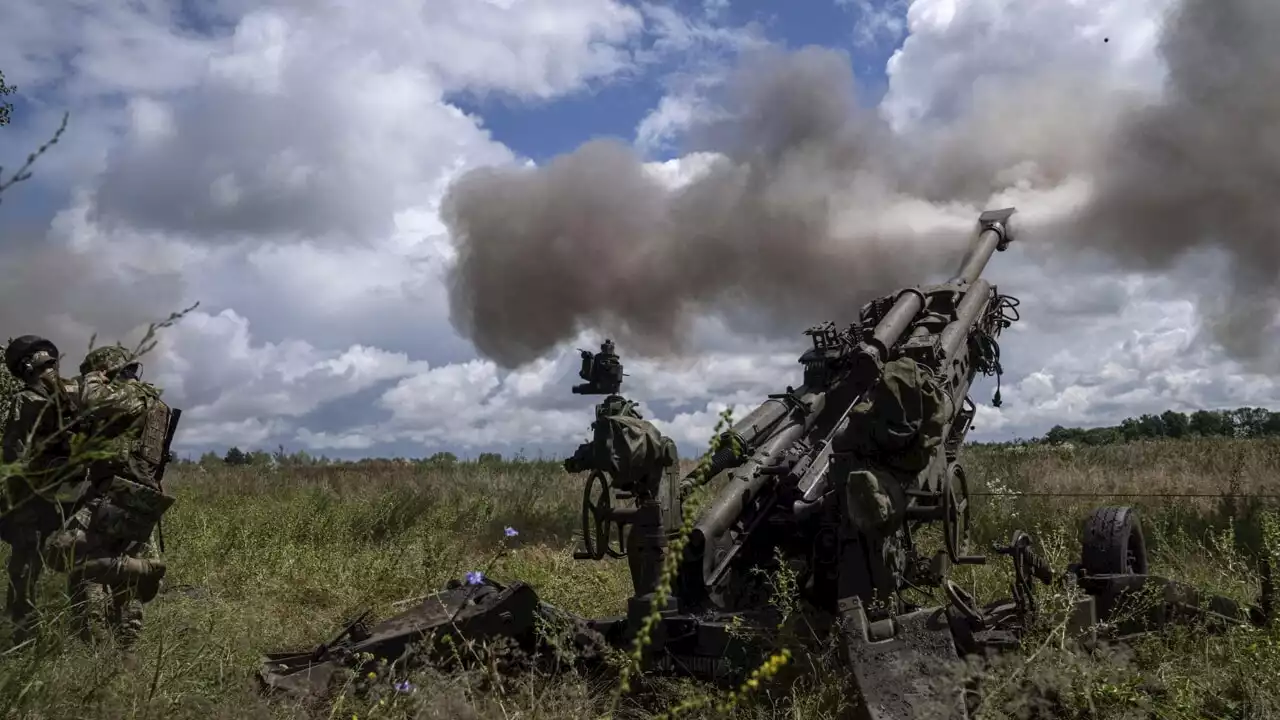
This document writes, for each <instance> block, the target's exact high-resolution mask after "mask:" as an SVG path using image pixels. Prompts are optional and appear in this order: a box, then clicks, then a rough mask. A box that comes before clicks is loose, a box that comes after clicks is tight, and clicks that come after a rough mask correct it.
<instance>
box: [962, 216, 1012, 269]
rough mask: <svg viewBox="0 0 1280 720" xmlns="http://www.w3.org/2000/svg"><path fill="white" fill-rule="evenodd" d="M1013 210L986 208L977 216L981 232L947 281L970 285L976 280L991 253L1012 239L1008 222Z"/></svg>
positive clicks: (985, 266)
mask: <svg viewBox="0 0 1280 720" xmlns="http://www.w3.org/2000/svg"><path fill="white" fill-rule="evenodd" d="M1013 212H1014V209H1013V208H1011V207H1010V208H1004V209H1003V210H988V211H987V212H984V213H982V215H980V216H979V217H978V223H979V225H980V226H981V227H982V232H980V233H979V234H978V239H977V241H976V242H974V244H973V246H972V247H970V248H969V252H968V253H967V254H966V255H965V257H964V260H962V261H961V262H960V269H959V270H957V271H956V274H955V275H954V276H952V278H951V279H950V280H949V281H948V282H952V283H963V284H965V285H972V284H973V283H974V282H975V281H977V279H978V277H979V276H981V275H982V271H983V270H985V269H986V268H987V262H988V261H990V260H991V255H992V254H993V253H995V252H996V251H997V250H1003V249H1004V246H1005V245H1006V244H1007V243H1009V242H1010V241H1011V240H1013V235H1014V232H1013V228H1012V227H1011V226H1010V222H1009V218H1010V217H1012V216H1013Z"/></svg>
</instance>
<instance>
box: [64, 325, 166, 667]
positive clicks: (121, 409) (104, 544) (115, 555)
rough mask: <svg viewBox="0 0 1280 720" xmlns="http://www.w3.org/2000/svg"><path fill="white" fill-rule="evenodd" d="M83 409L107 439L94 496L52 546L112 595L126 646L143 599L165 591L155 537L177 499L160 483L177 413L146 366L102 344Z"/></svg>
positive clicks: (87, 374) (92, 471) (79, 583)
mask: <svg viewBox="0 0 1280 720" xmlns="http://www.w3.org/2000/svg"><path fill="white" fill-rule="evenodd" d="M80 370H81V373H82V375H81V378H80V402H79V404H80V408H81V412H82V415H83V417H84V418H85V421H86V424H87V426H88V428H89V429H90V431H91V432H93V433H95V435H96V436H97V437H99V438H100V439H101V440H102V441H103V442H104V443H105V445H106V452H105V455H106V457H101V458H95V459H94V460H93V461H92V462H91V463H90V464H89V471H88V479H89V482H90V483H91V485H92V487H93V491H92V492H93V493H94V498H93V500H92V502H90V503H87V504H86V505H85V506H84V507H82V508H81V510H80V511H79V512H78V513H77V514H76V517H75V518H73V520H72V521H71V522H69V523H68V524H67V526H66V527H65V528H64V530H63V531H62V532H60V533H58V534H57V535H56V536H55V537H54V538H52V539H51V541H50V542H49V544H48V546H47V547H46V559H47V560H48V561H49V563H50V564H51V565H55V566H57V567H59V568H60V569H65V570H67V571H68V572H69V575H70V581H71V583H72V587H73V588H75V589H76V590H77V591H80V592H81V593H82V594H85V595H88V596H89V597H87V598H86V599H89V600H93V599H94V598H93V597H92V596H93V595H94V594H97V593H95V591H94V590H93V588H92V585H93V584H94V583H101V584H102V585H105V586H106V588H107V591H105V592H104V593H103V594H106V595H109V604H110V608H109V615H108V618H107V621H108V624H110V625H111V626H112V627H113V629H114V630H115V632H116V636H117V639H118V640H119V641H120V643H121V644H122V645H124V646H129V645H131V644H132V643H133V642H134V641H136V640H137V637H138V634H139V633H140V632H141V630H142V605H143V604H144V603H147V602H150V601H151V600H152V599H153V598H154V597H155V596H156V594H157V593H158V592H159V588H160V580H161V579H162V578H163V577H164V574H165V569H166V568H165V564H164V561H163V560H161V559H159V558H158V557H156V553H155V548H154V546H153V543H152V539H153V537H154V532H155V528H156V525H157V524H158V523H159V520H160V516H161V515H163V514H164V512H165V511H166V510H168V509H169V507H170V506H171V505H172V504H173V499H172V498H171V497H169V496H167V495H165V494H164V493H163V491H162V490H161V488H160V478H159V469H160V467H161V466H162V465H163V461H164V459H165V457H164V456H165V454H166V453H167V451H168V449H167V448H166V447H165V439H166V436H167V431H168V425H169V417H170V413H171V412H172V411H171V410H170V408H169V407H168V405H166V404H165V403H164V402H163V401H161V400H160V391H159V390H158V389H157V388H155V387H154V386H152V385H150V384H147V383H143V382H141V381H140V380H139V379H138V373H139V370H140V365H139V363H138V362H137V361H136V359H135V358H134V357H133V355H132V353H130V352H129V351H128V350H126V349H124V348H122V347H119V346H109V347H103V348H98V349H96V350H93V351H92V352H90V353H89V355H88V356H86V357H85V360H84V363H82V364H81V366H80Z"/></svg>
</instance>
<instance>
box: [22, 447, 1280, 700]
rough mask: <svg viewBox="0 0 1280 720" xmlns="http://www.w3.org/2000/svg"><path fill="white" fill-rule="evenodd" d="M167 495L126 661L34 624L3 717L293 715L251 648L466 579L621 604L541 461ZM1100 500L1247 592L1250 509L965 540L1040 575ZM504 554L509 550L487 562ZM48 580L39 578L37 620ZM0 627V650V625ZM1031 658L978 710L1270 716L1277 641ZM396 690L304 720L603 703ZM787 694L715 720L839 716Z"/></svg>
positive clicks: (1179, 486)
mask: <svg viewBox="0 0 1280 720" xmlns="http://www.w3.org/2000/svg"><path fill="white" fill-rule="evenodd" d="M968 465H969V468H970V473H969V475H970V477H971V478H972V482H974V483H975V485H976V487H975V488H974V489H975V490H977V491H983V490H996V491H1001V492H1003V491H1006V490H1009V491H1039V492H1046V491H1047V492H1059V493H1186V492H1220V493H1226V492H1235V493H1250V492H1260V493H1267V492H1272V493H1274V492H1280V488H1278V487H1277V484H1276V482H1275V478H1277V477H1278V476H1280V442H1276V441H1270V440H1251V441H1232V440H1193V441H1183V442H1178V443H1172V442H1165V443H1153V444H1144V445H1123V446H1113V447H1104V448H1095V449H1084V450H1075V451H1072V452H1068V451H1063V450H1053V449H1044V448H1042V449H1037V450H1028V451H1025V452H1013V451H1009V450H994V449H987V448H977V449H973V450H970V451H969V460H968ZM170 485H171V487H172V488H173V491H174V492H175V494H176V495H177V496H178V497H179V499H180V500H179V504H178V505H177V506H176V507H175V508H174V509H173V510H172V511H171V512H170V514H169V516H167V518H166V523H165V535H166V539H167V542H168V552H167V559H168V561H169V563H170V568H171V569H170V574H169V580H168V588H167V591H166V592H165V594H163V595H162V596H161V597H160V598H158V599H157V600H156V602H155V603H153V604H152V605H150V606H149V611H148V624H147V628H146V631H145V637H144V640H143V641H142V642H141V643H140V645H139V647H138V648H137V651H136V653H135V654H134V655H133V656H131V657H128V656H122V655H120V654H118V653H117V652H116V651H114V650H98V651H89V650H88V649H86V648H85V647H83V646H82V645H80V644H79V643H78V642H76V641H74V640H67V641H65V642H64V641H59V640H58V637H59V635H58V633H57V632H56V631H55V632H50V633H49V637H50V638H51V639H50V641H49V644H48V645H47V646H45V647H41V648H37V649H33V650H28V651H23V652H17V653H11V654H9V655H7V656H4V657H3V658H0V673H2V674H0V705H2V706H3V710H0V712H3V713H4V715H5V717H24V718H135V717H136V718H224V717H225V718H231V717H234V718H257V717H299V716H303V715H304V712H303V710H302V709H301V708H298V707H295V706H291V705H289V704H288V703H284V702H273V701H268V700H266V699H263V698H262V697H261V696H260V695H259V694H258V693H257V690H256V686H255V680H254V673H255V672H256V670H257V667H258V661H259V655H260V653H262V652H264V651H270V650H276V649H289V648H294V647H305V646H309V645H312V644H314V643H317V642H319V641H320V640H321V639H322V638H323V637H324V636H325V635H327V634H329V633H331V632H332V631H333V630H334V629H335V627H336V625H337V624H338V623H339V622H340V620H341V619H342V618H344V617H345V616H346V615H347V614H349V613H350V612H351V611H353V610H354V609H355V608H357V607H358V606H361V605H363V604H366V603H369V604H372V605H373V607H374V608H375V612H376V613H377V614H379V615H380V616H385V615H386V614H390V613H392V612H394V611H395V603H396V601H400V600H403V599H406V598H412V597H414V596H418V595H422V594H425V593H427V592H430V591H432V590H434V589H437V588H439V587H441V586H442V585H443V583H445V582H446V581H448V580H449V579H451V578H458V577H461V576H462V575H463V574H464V573H466V572H467V571H470V570H476V569H479V570H484V571H486V572H487V573H488V574H490V575H492V576H494V577H495V578H497V579H499V580H503V579H521V580H525V581H527V582H530V583H532V584H533V585H534V586H535V587H536V588H537V589H538V591H539V592H540V593H541V595H542V596H543V597H544V599H546V600H548V601H550V602H552V603H555V604H557V605H560V606H563V607H565V608H567V609H569V610H573V611H576V612H579V613H584V614H588V615H591V614H613V613H617V612H620V611H621V610H622V609H623V602H624V598H625V597H626V596H627V594H628V590H629V584H628V580H627V574H626V569H625V566H624V564H623V562H620V561H616V562H602V563H591V562H584V561H575V560H573V559H572V553H573V550H574V546H575V544H576V543H577V540H576V539H575V537H574V531H575V518H576V517H577V503H578V500H579V492H580V487H581V486H580V482H579V481H577V480H576V479H575V478H573V477H570V476H567V475H565V474H564V473H563V472H561V471H559V470H558V469H557V468H556V467H555V466H554V465H553V464H541V465H538V464H532V463H530V464H507V465H501V466H491V467H480V466H476V465H468V464H463V465H459V466H456V467H454V468H447V469H444V468H435V469H432V468H420V467H397V466H392V465H388V466H387V467H385V468H378V469H368V468H354V467H352V468H344V467H341V466H338V467H321V468H311V469H308V468H298V469H287V470H281V471H274V472H273V471H265V472H264V471H262V470H249V469H242V468H225V469H223V468H218V469H213V470H208V471H201V470H200V469H198V468H197V467H194V466H187V467H183V468H181V470H180V471H179V472H175V473H174V474H173V475H172V476H171V481H170ZM1114 502H1123V503H1125V504H1134V505H1137V506H1138V507H1140V508H1141V509H1142V510H1143V517H1144V522H1145V525H1146V531H1147V538H1148V542H1149V543H1150V544H1151V546H1152V547H1151V550H1152V552H1153V553H1154V555H1153V562H1154V565H1155V566H1156V568H1157V569H1158V570H1161V571H1167V572H1169V573H1171V574H1173V575H1175V576H1177V577H1181V578H1185V579H1188V580H1191V581H1194V582H1198V583H1202V584H1205V585H1208V586H1211V587H1213V588H1215V589H1217V590H1218V591H1220V592H1225V593H1228V594H1231V595H1233V596H1236V597H1238V598H1241V599H1244V600H1249V599H1252V596H1253V595H1254V594H1255V593H1256V592H1257V582H1256V580H1255V578H1254V573H1253V570H1252V567H1251V566H1250V564H1249V563H1248V562H1247V561H1246V560H1245V557H1246V556H1245V555H1244V554H1242V552H1241V549H1240V548H1241V547H1242V546H1244V547H1248V546H1257V545H1258V544H1259V543H1260V542H1261V540H1260V537H1261V534H1260V533H1261V531H1260V528H1261V526H1262V525H1263V523H1261V522H1260V521H1259V517H1260V513H1259V507H1260V506H1259V503H1237V504H1235V505H1232V504H1231V503H1223V502H1220V501H1211V500H1193V499H1185V498H1164V499H1157V498H1151V499H1141V500H1138V499H1121V500H1114V499H1111V500H1109V499H1108V498H1105V497H1102V498H1062V497H1052V498H1043V497H1023V498H1018V499H1008V498H992V497H982V498H977V499H976V500H975V503H976V506H977V508H976V521H977V522H976V528H975V540H976V541H977V542H980V543H982V544H984V545H989V544H990V543H991V542H992V541H995V540H999V539H1007V536H1008V533H1009V531H1011V530H1012V529H1014V528H1016V527H1021V528H1023V529H1026V530H1028V531H1031V532H1033V533H1036V534H1037V535H1038V536H1039V538H1040V539H1041V542H1042V544H1043V546H1044V550H1045V551H1046V553H1047V555H1048V556H1049V558H1050V559H1051V560H1052V561H1053V564H1054V565H1055V566H1056V567H1062V566H1064V565H1065V564H1066V563H1067V562H1069V561H1071V560H1073V559H1076V558H1077V557H1078V549H1077V548H1078V544H1077V542H1076V535H1077V533H1078V531H1079V526H1080V524H1081V522H1082V520H1083V519H1084V517H1085V516H1086V515H1087V513H1088V511H1089V509H1090V508H1091V507H1093V506H1096V505H1098V504H1106V503H1114ZM1266 502H1271V501H1263V504H1265V503H1266ZM507 526H511V527H514V528H517V529H518V530H519V533H520V534H519V536H518V537H516V538H514V540H512V541H505V540H504V537H503V529H504V528H505V527H507ZM504 542H505V543H506V544H508V545H510V550H509V551H508V552H505V553H502V552H499V549H500V548H501V547H502V546H503V544H504ZM495 558H496V559H495ZM1005 570H1006V568H1005V567H1004V566H1003V565H1000V564H997V565H996V566H995V567H984V568H978V569H976V570H975V569H961V570H960V571H959V572H960V577H961V578H963V579H964V581H965V583H966V584H967V585H969V586H972V588H973V589H975V590H977V591H978V592H979V593H980V595H981V596H987V597H989V596H991V594H992V593H997V592H1003V590H1004V587H1005V583H1006V582H1007V579H1006V578H1007V576H1006V575H1005ZM61 580H62V578H60V577H52V578H46V595H45V605H46V607H47V608H48V610H49V611H50V612H51V613H56V612H57V610H58V605H59V602H60V599H59V596H60V588H59V582H60V581H61ZM0 632H3V633H4V635H6V636H7V632H8V631H7V626H6V629H5V630H3V631H0ZM1033 650H1034V653H1033V654H1031V655H1030V659H1027V660H1025V661H1019V662H1017V663H1013V664H1010V665H1009V666H1008V667H1004V668H996V669H991V670H990V671H989V672H990V673H992V675H991V677H989V678H988V683H987V685H988V687H989V688H993V695H992V699H991V700H990V701H989V702H988V704H987V706H986V708H985V710H984V713H986V716H987V717H993V718H995V717H1017V716H1019V714H1020V713H1025V711H1026V709H1027V708H1028V707H1031V708H1032V709H1034V708H1035V707H1036V703H1048V704H1047V705H1044V704H1042V705H1041V707H1042V709H1041V710H1040V711H1039V712H1040V715H1039V716H1043V717H1082V718H1083V717H1090V718H1094V717H1096V718H1130V717H1133V718H1137V717H1168V718H1270V717H1280V689H1278V688H1280V632H1260V631H1259V632H1246V631H1242V632H1238V633H1235V634H1233V635H1229V636H1225V637H1202V636H1198V635H1196V634H1195V633H1183V634H1180V635H1177V636H1175V637H1171V638H1169V639H1167V640H1162V641H1152V642H1147V643H1145V644H1142V645H1140V646H1138V647H1137V648H1135V650H1134V651H1133V652H1132V653H1130V654H1128V655H1125V656H1115V657H1106V658H1086V657H1081V656H1077V655H1074V654H1072V653H1071V652H1068V651H1066V650H1064V649H1062V647H1061V646H1060V644H1059V643H1057V642H1055V636H1053V635H1049V636H1047V637H1046V641H1045V642H1043V643H1041V644H1039V645H1038V646H1037V647H1036V648H1033ZM410 680H411V682H412V685H413V688H412V691H411V692H397V691H395V690H394V689H393V688H392V686H391V683H390V681H389V680H387V681H385V685H383V686H382V687H381V691H380V692H377V693H375V694H374V695H373V696H369V697H364V698H353V697H347V698H345V699H344V700H343V701H342V703H341V704H340V705H339V706H337V707H326V708H323V709H322V710H321V711H320V712H319V713H318V716H320V717H341V718H354V717H358V718H361V720H363V719H364V718H371V717H388V718H391V717H433V718H469V717H486V718H487V717H495V718H497V717H501V718H514V717H520V718H577V717H598V716H599V715H600V714H601V713H602V712H603V711H604V710H605V709H606V707H607V705H606V703H605V699H606V698H607V697H608V688H602V687H592V686H591V685H590V683H588V682H587V681H584V680H579V679H548V678H539V677H529V678H525V679H523V680H518V681H512V682H509V683H508V684H507V686H506V688H505V692H504V693H501V694H500V693H496V692H492V691H489V690H482V680H483V678H481V677H478V676H477V677H472V676H463V677H452V678H444V677H431V676H427V675H419V676H416V677H412V678H410ZM379 682H383V681H382V680H379ZM800 682H801V683H802V685H800V686H798V687H796V688H793V689H792V691H791V692H790V693H788V692H786V691H785V689H784V688H782V687H776V686H775V687H769V686H767V685H766V686H762V689H761V690H760V691H759V692H757V693H756V694H755V695H754V696H753V697H752V698H750V699H748V700H745V701H743V702H742V703H741V704H740V705H739V707H738V708H737V709H736V710H735V711H734V712H735V714H736V715H737V716H740V717H788V718H819V717H835V716H837V714H838V712H839V711H840V709H841V706H842V703H844V702H847V697H848V689H847V688H845V687H842V686H841V684H840V682H839V679H838V677H837V676H836V675H835V674H834V673H832V672H831V671H829V670H822V669H819V670H818V672H817V673H816V680H813V681H809V680H803V679H802V680H801V681H800ZM803 683H807V684H803ZM665 692H666V695H663V696H661V697H660V698H659V699H658V700H655V699H654V698H653V697H652V696H650V697H649V698H648V699H647V700H646V701H645V705H644V707H645V708H649V709H652V708H653V707H654V704H655V702H659V703H660V702H662V701H665V702H667V703H669V704H673V703H675V702H677V701H678V700H679V699H680V697H687V696H688V695H689V694H690V693H695V694H696V693H697V692H701V690H699V689H698V688H692V687H690V686H674V685H673V686H671V687H670V688H669V689H667V690H666V691H665ZM638 702H639V701H633V702H628V701H624V702H623V705H622V708H623V711H624V712H627V711H628V710H629V714H633V715H643V714H644V711H643V710H642V709H641V708H640V707H639V706H638V705H637V703H638ZM1043 708H1051V709H1043ZM309 714H310V715H311V716H315V714H316V710H315V709H314V708H313V709H311V710H310V711H309ZM697 714H698V713H693V715H694V716H696V715H697Z"/></svg>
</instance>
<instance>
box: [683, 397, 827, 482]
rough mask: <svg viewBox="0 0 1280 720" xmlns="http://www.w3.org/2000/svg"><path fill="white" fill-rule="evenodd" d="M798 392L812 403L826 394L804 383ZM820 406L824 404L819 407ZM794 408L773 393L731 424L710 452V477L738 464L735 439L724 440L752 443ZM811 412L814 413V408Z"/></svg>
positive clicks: (805, 400)
mask: <svg viewBox="0 0 1280 720" xmlns="http://www.w3.org/2000/svg"><path fill="white" fill-rule="evenodd" d="M795 395H796V396H797V397H798V398H799V399H800V401H801V402H803V403H805V404H807V405H809V406H810V407H813V406H814V403H815V402H819V401H820V399H821V398H822V397H823V394H822V393H812V392H809V391H807V390H806V389H805V388H804V387H803V386H801V387H800V388H799V389H798V390H796V392H795ZM818 409H821V408H820V407H819V408H818ZM795 411H796V408H795V406H794V405H793V404H791V403H790V402H789V401H788V400H786V399H784V398H781V397H772V398H769V399H768V400H765V401H764V402H762V403H760V405H758V406H756V408H755V409H754V410H752V411H751V412H749V413H747V414H746V416H745V417H743V418H742V419H741V420H739V421H738V422H736V423H734V424H733V427H732V428H729V430H728V432H726V433H725V434H724V435H722V436H721V437H722V442H721V444H720V447H719V448H718V449H717V450H716V451H715V452H714V453H713V454H712V455H711V462H710V467H709V468H708V469H706V470H705V472H706V477H707V479H708V481H709V480H711V479H713V478H715V476H717V475H719V474H720V473H722V472H724V471H725V470H728V469H729V468H731V467H734V466H735V465H737V464H738V461H739V457H738V452H737V450H735V449H734V446H733V443H729V442H724V440H729V439H732V440H734V441H735V442H736V443H738V444H740V445H742V446H743V447H752V446H754V445H756V444H757V443H758V442H759V441H760V439H761V438H762V437H764V436H765V435H766V434H767V433H769V432H770V431H771V430H773V428H774V426H775V425H777V424H778V422H779V421H781V420H782V419H783V418H785V417H786V416H787V415H788V414H791V413H794V412H795ZM809 414H812V411H811V412H810V413H809ZM695 472H698V471H697V470H695V471H693V472H691V473H689V475H686V476H685V478H686V479H688V478H690V477H692V475H693V474H694V473H695Z"/></svg>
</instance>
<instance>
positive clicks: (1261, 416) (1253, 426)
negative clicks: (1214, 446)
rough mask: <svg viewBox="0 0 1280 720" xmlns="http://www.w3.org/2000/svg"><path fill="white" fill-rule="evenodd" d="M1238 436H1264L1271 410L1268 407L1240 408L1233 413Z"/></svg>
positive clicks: (1232, 416)
mask: <svg viewBox="0 0 1280 720" xmlns="http://www.w3.org/2000/svg"><path fill="white" fill-rule="evenodd" d="M1231 419H1232V421H1233V424H1234V425H1235V434H1236V435H1237V436H1238V437H1262V436H1263V435H1264V434H1265V430H1264V429H1265V428H1266V426H1267V421H1268V420H1270V419H1271V411H1269V410H1267V409H1266V408H1249V407H1244V408H1238V409H1236V410H1234V411H1233V412H1232V413H1231Z"/></svg>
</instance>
